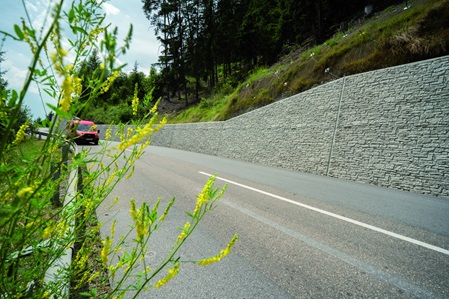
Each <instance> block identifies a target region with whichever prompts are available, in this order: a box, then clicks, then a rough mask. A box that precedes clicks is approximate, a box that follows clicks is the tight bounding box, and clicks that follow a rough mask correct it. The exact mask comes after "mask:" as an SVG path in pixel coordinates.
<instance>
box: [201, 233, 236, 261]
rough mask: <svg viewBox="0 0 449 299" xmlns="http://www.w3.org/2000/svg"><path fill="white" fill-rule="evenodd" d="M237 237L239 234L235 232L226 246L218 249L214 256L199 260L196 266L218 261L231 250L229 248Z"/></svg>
mask: <svg viewBox="0 0 449 299" xmlns="http://www.w3.org/2000/svg"><path fill="white" fill-rule="evenodd" d="M238 238H239V235H237V234H236V235H234V237H232V239H231V241H230V242H229V244H228V246H226V248H225V249H223V250H222V251H220V253H219V254H217V255H216V256H213V257H210V258H207V259H204V260H201V261H199V262H198V266H206V265H209V264H212V263H215V262H218V261H220V260H221V259H222V258H224V257H225V256H227V255H228V254H229V252H231V249H232V247H233V246H234V243H235V242H236V241H237V240H238Z"/></svg>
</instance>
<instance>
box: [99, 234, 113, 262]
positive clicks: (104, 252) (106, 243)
mask: <svg viewBox="0 0 449 299" xmlns="http://www.w3.org/2000/svg"><path fill="white" fill-rule="evenodd" d="M102 243H103V248H102V249H101V260H102V261H103V264H105V265H106V264H107V263H108V256H109V251H110V250H111V246H112V239H111V238H110V237H109V236H107V237H106V239H104V240H103V241H102Z"/></svg>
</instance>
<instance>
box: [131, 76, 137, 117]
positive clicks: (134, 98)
mask: <svg viewBox="0 0 449 299" xmlns="http://www.w3.org/2000/svg"><path fill="white" fill-rule="evenodd" d="M137 88H138V84H137V83H136V85H135V87H134V97H133V100H132V103H131V106H132V108H133V115H137V108H139V98H138V97H137V92H138V89H137Z"/></svg>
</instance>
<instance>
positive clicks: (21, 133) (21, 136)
mask: <svg viewBox="0 0 449 299" xmlns="http://www.w3.org/2000/svg"><path fill="white" fill-rule="evenodd" d="M28 126H29V123H28V121H26V122H25V123H24V124H23V125H21V126H20V128H19V131H18V132H17V134H16V138H15V139H14V141H13V142H12V144H14V145H16V144H19V143H20V142H22V140H23V139H24V138H25V135H26V133H25V131H26V129H28Z"/></svg>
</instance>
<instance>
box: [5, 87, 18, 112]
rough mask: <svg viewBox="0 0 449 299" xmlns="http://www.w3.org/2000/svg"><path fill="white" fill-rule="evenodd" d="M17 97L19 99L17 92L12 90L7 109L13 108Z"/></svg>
mask: <svg viewBox="0 0 449 299" xmlns="http://www.w3.org/2000/svg"><path fill="white" fill-rule="evenodd" d="M18 97H19V95H18V94H17V91H15V90H14V89H13V90H11V98H10V99H9V102H8V107H10V108H12V107H14V105H15V104H16V101H17V99H18Z"/></svg>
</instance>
